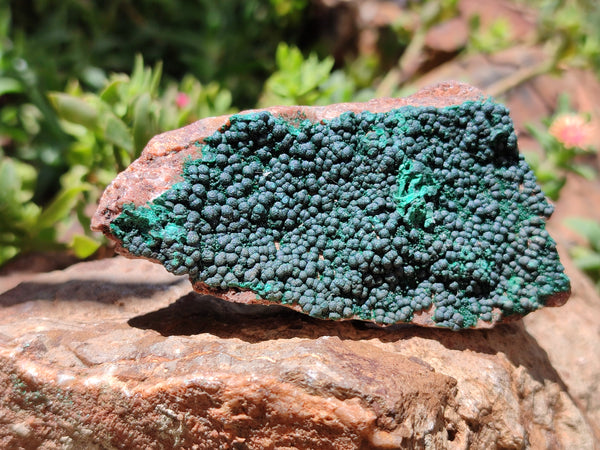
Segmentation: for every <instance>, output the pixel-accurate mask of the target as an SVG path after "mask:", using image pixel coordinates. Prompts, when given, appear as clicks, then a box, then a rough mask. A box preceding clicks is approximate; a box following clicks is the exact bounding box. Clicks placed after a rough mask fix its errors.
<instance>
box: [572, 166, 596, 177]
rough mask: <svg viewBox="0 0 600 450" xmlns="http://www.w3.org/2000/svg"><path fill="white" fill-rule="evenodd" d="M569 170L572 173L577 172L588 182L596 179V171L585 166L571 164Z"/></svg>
mask: <svg viewBox="0 0 600 450" xmlns="http://www.w3.org/2000/svg"><path fill="white" fill-rule="evenodd" d="M569 168H570V169H571V171H572V172H575V173H576V174H577V175H579V176H580V177H583V178H585V179H586V180H590V181H592V180H594V179H595V178H596V171H595V170H594V169H593V168H592V167H589V166H584V165H583V164H571V165H570V166H569Z"/></svg>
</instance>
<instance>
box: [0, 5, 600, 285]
mask: <svg viewBox="0 0 600 450" xmlns="http://www.w3.org/2000/svg"><path fill="white" fill-rule="evenodd" d="M473 3H474V2H473V1H467V0H464V1H462V0H418V1H417V0H414V1H411V0H395V1H391V0H387V1H386V0H379V1H378V0H354V1H351V0H245V1H233V0H222V1H220V2H213V1H210V0H194V1H181V0H137V1H135V2H134V1H131V0H106V1H103V2H100V1H90V0H63V1H60V2H58V1H50V0H12V1H10V0H9V1H7V2H2V3H0V265H2V264H4V263H6V262H8V261H9V260H11V259H13V258H15V257H16V256H17V255H19V254H23V253H28V252H50V251H68V252H70V254H71V255H74V256H75V257H77V258H87V257H90V256H92V255H93V254H94V253H96V252H97V251H98V249H99V248H103V246H104V244H106V242H105V241H104V240H103V238H102V237H101V236H98V235H95V234H92V233H91V232H90V231H89V217H90V215H91V214H92V213H93V211H94V208H95V205H96V204H97V201H98V199H99V196H100V195H101V193H102V191H103V189H104V188H105V187H106V185H107V184H108V183H110V181H111V180H112V179H113V178H114V176H115V175H116V174H117V173H118V172H119V171H120V170H122V169H123V168H125V167H127V165H128V164H129V163H130V162H131V161H132V160H133V159H135V158H136V157H137V156H138V155H139V154H140V152H141V150H142V149H143V148H144V145H145V144H146V142H147V141H148V140H149V139H150V138H151V137H152V136H153V135H155V134H157V133H160V132H162V131H166V130H169V129H174V128H177V127H181V126H183V125H185V124H188V123H191V122H193V121H195V120H198V119H200V118H203V117H207V116H212V115H217V114H225V113H232V112H236V111H240V110H243V109H247V108H254V107H263V106H268V105H274V104H328V103H333V102H345V101H364V100H367V99H369V98H373V97H377V96H398V95H406V94H409V93H411V92H413V91H415V90H416V89H417V88H418V87H420V86H421V81H422V80H426V79H428V77H429V78H431V76H432V75H431V74H432V73H436V74H437V76H438V77H441V76H443V74H444V71H443V70H442V71H441V72H440V68H442V67H447V65H448V64H455V65H460V64H463V62H464V61H467V60H468V58H471V57H473V56H482V55H483V56H484V57H489V58H491V59H489V60H490V61H493V57H494V56H495V55H506V54H508V53H507V51H510V50H512V49H525V50H523V51H522V52H521V53H523V52H525V53H526V51H529V50H531V49H538V50H539V55H541V56H540V57H539V58H537V59H535V61H534V62H533V63H532V64H525V65H524V66H523V67H520V65H519V64H516V67H515V69H514V70H511V71H509V73H506V74H503V75H502V76H499V75H498V76H495V77H492V78H493V79H491V80H488V81H489V82H486V81H481V80H479V81H480V82H479V83H478V82H477V81H478V80H477V79H475V80H473V79H469V78H470V77H468V76H465V77H464V78H467V79H465V80H464V81H471V82H474V83H475V84H476V85H479V86H480V87H482V88H484V90H485V91H486V92H487V93H489V94H490V95H494V96H496V97H497V98H499V99H500V100H503V99H505V98H507V97H508V96H509V95H510V93H511V92H514V91H515V89H516V88H517V87H519V86H520V85H523V84H524V83H527V82H528V81H530V80H532V79H534V78H535V77H539V76H541V75H548V74H549V75H552V76H555V77H560V76H562V74H563V73H565V72H566V71H569V70H571V69H573V70H585V71H586V73H591V74H592V75H593V77H594V79H596V80H598V79H599V78H600V27H598V24H599V23H600V8H598V7H597V5H596V1H595V0H533V1H525V0H502V1H495V0H493V1H492V0H489V1H483V0H482V1H480V2H476V3H480V4H481V5H482V6H481V7H480V8H479V10H477V8H476V9H475V10H473V8H471V6H472V4H473ZM500 3H501V4H502V5H503V6H502V7H503V8H505V9H504V10H503V11H508V12H510V11H515V14H516V16H514V14H513V16H514V17H516V18H517V19H514V17H513V16H511V15H510V14H508V13H507V15H504V13H501V14H498V15H497V16H495V17H493V20H491V21H490V20H489V19H486V17H484V16H483V15H482V14H481V13H480V11H483V10H484V8H486V7H487V6H489V5H491V4H496V5H498V4H500ZM488 4H489V5H488ZM482 8H483V9H482ZM511 17H513V18H512V19H511ZM522 17H527V18H528V20H529V22H528V23H529V24H530V28H528V29H527V30H526V32H521V31H522V30H521V29H520V28H519V27H520V25H519V23H520V22H519V20H521V19H522ZM521 28H522V27H521ZM461 30H462V32H461ZM461 33H462V34H461ZM436 36H438V41H437V42H438V43H437V44H436V43H435V42H436V41H435V38H436ZM439 36H441V39H440V38H439ZM440 42H441V43H440ZM519 51H521V50H519ZM498 73H499V72H498ZM433 79H435V77H433ZM567 94H568V93H567ZM565 117H571V118H572V119H573V118H574V119H573V120H570V119H565ZM561 121H562V122H561ZM593 122H594V117H593V115H590V114H589V112H587V111H579V110H578V105H574V106H573V105H571V103H570V99H569V96H568V95H567V96H561V97H560V98H559V99H558V100H556V101H555V102H553V104H552V105H551V106H550V110H549V111H548V114H547V117H545V118H543V120H538V121H536V122H535V123H528V124H526V126H525V129H524V130H523V135H526V136H529V137H531V142H534V143H535V145H534V146H533V147H534V149H533V150H534V151H532V152H530V153H528V154H527V159H528V161H529V163H530V164H531V165H532V167H533V168H534V170H535V171H536V174H537V175H538V179H539V181H540V183H541V184H542V186H543V187H544V189H545V191H546V193H547V194H548V195H549V196H550V197H551V198H552V199H554V200H557V199H558V198H559V197H560V195H561V190H562V189H563V187H564V186H565V184H566V183H567V180H568V179H569V177H570V176H577V177H583V178H585V179H588V180H595V179H596V170H595V168H594V167H595V165H597V160H596V159H595V157H593V156H590V155H593V154H594V152H595V149H594V146H593V145H592V142H591V140H590V139H589V135H591V134H592V128H591V127H592V125H593ZM557 123H558V125H557ZM561 124H562V128H560V126H561ZM553 126H554V128H553ZM565 127H566V131H565ZM573 130H575V131H573ZM573 132H575V134H577V133H579V134H578V136H579V137H580V139H579V140H577V139H573V138H572V135H573ZM569 133H571V134H569ZM565 136H567V137H565ZM570 225H571V226H572V227H573V228H574V229H575V230H577V231H578V232H579V233H580V234H581V235H582V236H583V238H584V241H582V245H580V246H579V247H578V248H576V249H574V255H575V257H576V258H579V259H580V260H582V261H583V262H582V263H581V264H580V265H581V267H582V268H584V269H585V270H588V273H590V275H592V276H594V277H595V278H596V280H598V279H599V278H600V226H599V225H598V224H597V223H596V222H594V221H588V222H585V223H583V222H581V221H579V222H578V221H577V220H575V221H571V223H570ZM594 227H596V228H594ZM585 239H587V241H585ZM582 249H583V250H582Z"/></svg>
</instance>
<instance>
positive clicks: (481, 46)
mask: <svg viewBox="0 0 600 450" xmlns="http://www.w3.org/2000/svg"><path fill="white" fill-rule="evenodd" d="M511 31H512V30H511V27H510V23H509V21H508V20H507V19H506V18H505V17H499V18H498V19H496V20H495V21H494V22H493V23H492V25H491V26H489V27H487V28H484V27H482V26H481V19H480V17H479V16H478V15H475V16H472V17H471V18H470V20H469V42H468V44H467V50H468V51H469V52H471V53H495V52H497V51H499V50H503V49H505V48H508V47H510V46H511V44H512V42H511Z"/></svg>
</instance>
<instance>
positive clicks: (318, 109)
mask: <svg viewBox="0 0 600 450" xmlns="http://www.w3.org/2000/svg"><path fill="white" fill-rule="evenodd" d="M482 96H483V93H482V92H481V91H479V90H478V89H475V88H473V87H471V86H469V85H467V84H462V83H454V82H445V83H439V84H436V85H435V86H433V87H428V88H423V89H422V90H420V91H419V92H418V93H416V94H414V95H412V96H410V97H406V98H379V99H374V100H370V101H368V102H364V103H337V104H333V105H328V106H274V107H271V108H265V109H261V110H249V111H242V112H240V113H238V114H248V113H252V112H258V111H268V112H270V113H271V114H273V115H274V116H276V117H282V118H285V119H286V120H289V121H293V120H305V119H308V120H310V121H313V122H317V121H319V120H327V119H331V118H334V117H337V116H339V115H340V114H342V113H344V112H359V111H370V112H373V113H378V112H386V111H390V110H392V109H396V108H400V107H402V106H407V105H413V106H436V107H444V106H450V105H455V104H460V103H463V102H465V101H467V100H477V99H480V98H481V97H482ZM229 117H230V116H218V117H209V118H206V119H202V120H199V121H197V122H194V123H192V124H190V125H188V126H185V127H183V128H179V129H177V130H173V131H167V132H166V133H162V134H159V135H158V136H155V137H154V138H152V139H151V140H150V142H148V145H147V146H146V148H145V149H144V151H143V152H142V154H141V155H140V157H139V158H138V159H137V160H136V161H134V162H133V163H132V164H131V165H130V166H129V167H128V168H127V169H126V170H124V171H123V172H121V173H120V174H119V175H118V176H117V178H115V179H114V180H113V182H112V183H111V184H110V185H109V186H108V187H107V188H106V190H105V192H104V194H103V195H102V198H101V199H100V203H99V205H98V209H97V210H96V213H95V214H94V216H93V218H92V229H93V230H94V231H101V232H103V233H104V234H105V235H106V236H107V237H109V238H111V239H113V240H114V239H115V238H114V236H113V235H112V233H111V232H110V227H109V224H110V222H111V221H112V219H114V218H115V217H117V216H118V215H119V214H120V213H121V212H122V210H123V205H124V204H128V203H133V204H134V205H136V206H140V205H145V204H146V203H147V202H148V201H150V200H152V199H154V198H156V197H158V196H159V195H160V194H162V193H163V192H164V191H166V190H167V189H168V188H170V187H171V186H172V185H173V184H174V183H176V182H177V181H179V180H180V177H181V169H182V167H183V162H184V160H185V158H186V157H189V156H190V155H193V154H194V153H195V152H196V150H197V148H196V147H195V146H194V143H195V142H202V141H203V140H204V138H206V137H208V136H210V135H211V134H213V133H214V132H215V131H217V130H218V129H219V128H220V127H222V126H223V125H225V124H227V122H228V120H229ZM117 250H118V251H120V252H122V253H123V254H126V253H127V251H126V250H125V249H123V248H122V247H120V246H119V243H118V242H117Z"/></svg>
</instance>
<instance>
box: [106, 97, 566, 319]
mask: <svg viewBox="0 0 600 450" xmlns="http://www.w3.org/2000/svg"><path fill="white" fill-rule="evenodd" d="M196 145H197V149H198V151H197V158H196V159H194V158H190V159H189V160H187V161H186V162H185V164H184V169H183V181H181V182H179V183H177V184H175V185H173V186H172V187H171V188H170V189H169V190H168V191H166V192H164V193H163V194H162V195H160V196H159V197H157V198H155V199H154V200H153V201H151V202H150V203H148V204H147V205H145V206H141V207H135V206H133V205H131V204H128V205H125V206H124V208H123V212H122V213H121V214H120V215H119V216H118V217H117V218H116V219H115V220H114V221H112V223H111V225H110V227H111V231H112V233H113V234H114V236H116V237H117V238H118V239H120V240H121V241H122V245H123V246H124V247H125V248H126V249H127V250H128V251H129V252H130V253H131V254H133V255H135V256H141V257H145V258H149V259H154V260H157V261H160V262H161V263H162V264H164V266H165V267H166V268H167V270H169V271H171V272H173V273H175V274H189V276H190V278H191V280H192V281H193V282H195V283H203V285H205V286H207V287H208V288H210V289H214V290H216V291H218V290H227V289H232V288H233V289H240V290H251V291H253V292H254V293H255V294H256V296H257V297H260V298H261V299H266V300H268V301H270V302H275V303H281V304H287V305H292V306H296V308H297V309H301V310H302V311H304V312H305V313H307V314H310V315H311V316H314V317H319V318H327V319H334V320H337V319H346V318H360V319H364V320H371V321H375V322H377V323H381V324H393V323H398V322H410V321H411V319H412V318H413V317H414V315H415V314H416V313H418V312H420V311H429V313H430V315H431V317H432V318H433V320H434V321H435V322H436V324H437V325H439V326H442V327H450V328H453V329H459V328H467V327H472V326H475V324H476V323H477V321H478V320H479V319H480V320H482V321H491V320H492V313H493V312H497V311H500V313H501V314H502V315H503V316H510V315H515V314H516V315H525V314H527V313H529V312H531V311H534V310H536V309H538V308H540V307H542V306H544V304H545V303H546V302H547V301H548V300H549V299H550V298H551V297H552V296H554V295H557V294H560V293H564V292H567V291H569V280H568V278H567V277H566V276H565V275H564V273H563V267H562V265H561V263H560V261H559V257H558V254H557V252H556V247H555V243H554V241H553V240H552V238H551V237H550V236H549V235H548V233H547V231H546V229H545V220H546V219H547V218H548V217H549V216H550V215H551V214H552V211H553V208H552V206H551V205H550V204H548V202H547V201H546V199H545V197H544V195H543V193H542V192H541V190H540V188H539V187H538V186H537V185H536V182H535V177H534V174H533V172H532V171H531V170H530V168H529V167H528V166H527V164H526V163H525V161H524V160H523V158H522V157H521V156H520V155H519V153H518V150H517V140H516V137H515V133H514V130H513V125H512V122H511V120H510V118H509V115H508V111H507V110H506V108H505V107H503V106H502V105H498V104H496V103H494V102H493V101H491V100H482V101H468V102H465V103H463V104H460V105H456V106H448V107H444V108H435V107H426V106H422V107H417V106H405V107H401V108H399V109H395V110H392V111H390V112H386V113H377V114H373V113H370V112H361V113H345V114H342V115H341V116H339V117H337V118H334V119H331V120H324V121H321V122H316V123H315V122H310V121H308V120H305V121H303V122H302V121H301V122H298V121H296V122H293V123H292V122H288V121H285V120H283V119H281V118H278V117H275V116H273V115H272V114H270V113H268V112H260V113H251V114H244V115H236V116H232V117H231V119H230V121H229V123H228V124H227V125H226V126H224V127H222V128H221V129H220V130H219V131H217V132H215V133H214V134H212V135H211V136H209V137H207V138H206V139H204V141H203V142H202V143H197V144H196Z"/></svg>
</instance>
